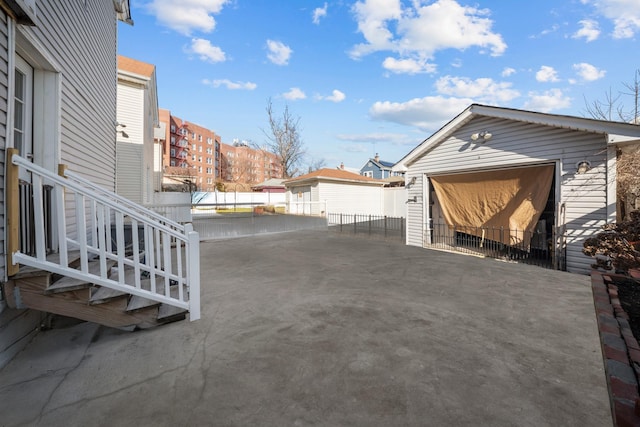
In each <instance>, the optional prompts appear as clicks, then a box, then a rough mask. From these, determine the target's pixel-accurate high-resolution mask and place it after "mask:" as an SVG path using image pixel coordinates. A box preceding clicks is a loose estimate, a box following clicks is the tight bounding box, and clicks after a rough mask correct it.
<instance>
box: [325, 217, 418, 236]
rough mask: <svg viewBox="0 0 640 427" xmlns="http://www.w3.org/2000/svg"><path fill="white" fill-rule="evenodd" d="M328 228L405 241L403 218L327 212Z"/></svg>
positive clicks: (341, 231) (335, 230)
mask: <svg viewBox="0 0 640 427" xmlns="http://www.w3.org/2000/svg"><path fill="white" fill-rule="evenodd" d="M327 220H328V224H329V230H330V231H334V232H339V233H348V234H353V235H359V236H363V237H371V238H379V239H385V240H397V241H401V242H404V241H405V227H406V225H405V218H402V217H391V216H383V215H364V214H343V213H329V214H327Z"/></svg>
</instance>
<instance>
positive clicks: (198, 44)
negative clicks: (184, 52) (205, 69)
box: [188, 39, 226, 63]
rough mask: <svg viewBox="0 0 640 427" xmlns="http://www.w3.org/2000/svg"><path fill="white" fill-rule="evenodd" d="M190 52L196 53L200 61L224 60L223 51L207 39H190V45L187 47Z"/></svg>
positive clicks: (213, 61)
mask: <svg viewBox="0 0 640 427" xmlns="http://www.w3.org/2000/svg"><path fill="white" fill-rule="evenodd" d="M188 51H189V52H190V53H194V54H196V55H198V58H200V59H201V60H202V61H206V62H212V63H215V62H224V61H225V60H226V56H225V53H224V52H223V51H222V49H220V48H219V47H218V46H213V45H212V44H211V42H210V41H209V40H205V39H191V47H190V48H189V49H188Z"/></svg>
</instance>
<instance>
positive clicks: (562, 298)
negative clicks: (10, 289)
mask: <svg viewBox="0 0 640 427" xmlns="http://www.w3.org/2000/svg"><path fill="white" fill-rule="evenodd" d="M201 258H202V264H201V266H202V270H201V272H202V285H203V286H202V287H203V290H202V308H203V313H202V319H201V320H199V321H197V322H193V323H191V322H187V321H183V322H178V323H174V324H170V325H166V326H163V327H159V328H155V329H152V330H146V331H137V332H133V333H129V332H123V331H118V330H113V329H109V328H104V327H98V326H96V325H94V324H89V323H83V324H79V325H76V326H72V327H68V328H64V329H53V330H50V331H46V332H43V333H41V334H39V335H38V336H37V337H36V338H35V340H34V341H33V342H32V343H31V344H30V345H29V346H28V347H27V349H26V350H25V351H23V352H22V353H20V354H19V355H18V356H17V357H16V358H15V359H14V360H13V361H12V362H11V363H10V364H9V365H7V366H6V367H5V368H4V369H3V370H2V371H0V425H3V426H13V425H42V426H70V425H77V426H138V427H140V426H148V425H149V426H151V425H152V426H206V425H211V426H309V425H317V426H352V425H355V426H404V425H409V426H454V425H455V426H461V425H467V426H471V425H473V426H605V425H611V416H610V410H609V402H608V394H607V389H606V384H605V378H604V371H603V366H602V365H603V363H602V356H601V351H600V346H599V341H598V335H597V330H596V322H595V314H594V309H593V300H592V297H591V289H590V286H589V283H590V282H589V278H588V277H586V276H579V275H572V274H569V273H563V272H557V271H550V270H544V269H541V268H537V267H529V266H525V265H517V264H508V263H503V262H499V261H495V260H489V259H479V258H474V257H468V256H462V255H456V254H449V253H443V252H436V251H429V250H425V249H420V248H414V247H407V246H403V245H400V244H394V243H385V242H381V241H372V240H366V239H360V238H353V237H345V236H340V235H336V234H331V233H327V232H323V231H307V232H294V233H286V234H279V235H267V236H264V235H263V236H259V237H251V238H241V239H235V240H225V241H216V242H205V243H202V246H201Z"/></svg>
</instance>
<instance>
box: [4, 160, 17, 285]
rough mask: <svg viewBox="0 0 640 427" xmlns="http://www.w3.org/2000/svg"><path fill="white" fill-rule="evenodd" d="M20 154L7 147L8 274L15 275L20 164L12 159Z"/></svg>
mask: <svg viewBox="0 0 640 427" xmlns="http://www.w3.org/2000/svg"><path fill="white" fill-rule="evenodd" d="M14 154H15V155H18V150H17V149H16V148H7V160H6V162H7V163H6V164H7V166H6V168H7V172H6V173H7V176H6V179H7V182H6V189H7V190H6V191H7V194H6V203H7V204H6V207H7V257H6V265H7V267H6V268H7V275H8V276H13V275H14V274H17V273H18V271H19V270H20V266H19V265H18V264H13V253H14V252H17V251H18V250H19V249H20V238H19V235H20V196H19V191H20V189H19V175H20V171H19V170H18V166H17V165H14V164H13V163H12V161H11V159H12V157H13V155H14Z"/></svg>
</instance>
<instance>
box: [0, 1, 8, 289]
mask: <svg viewBox="0 0 640 427" xmlns="http://www.w3.org/2000/svg"><path fill="white" fill-rule="evenodd" d="M7 19H8V18H7V15H6V13H4V12H3V11H2V10H0V171H1V172H0V252H1V253H2V256H0V281H1V280H3V278H4V276H5V257H4V248H5V243H4V241H5V218H4V211H5V206H4V204H5V200H4V170H5V156H6V153H5V149H6V147H7V105H8V100H7V97H8V85H9V63H8V54H9V53H8V50H9V36H8V33H9V29H8V23H7ZM1 298H2V297H1V296H0V299H1Z"/></svg>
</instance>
